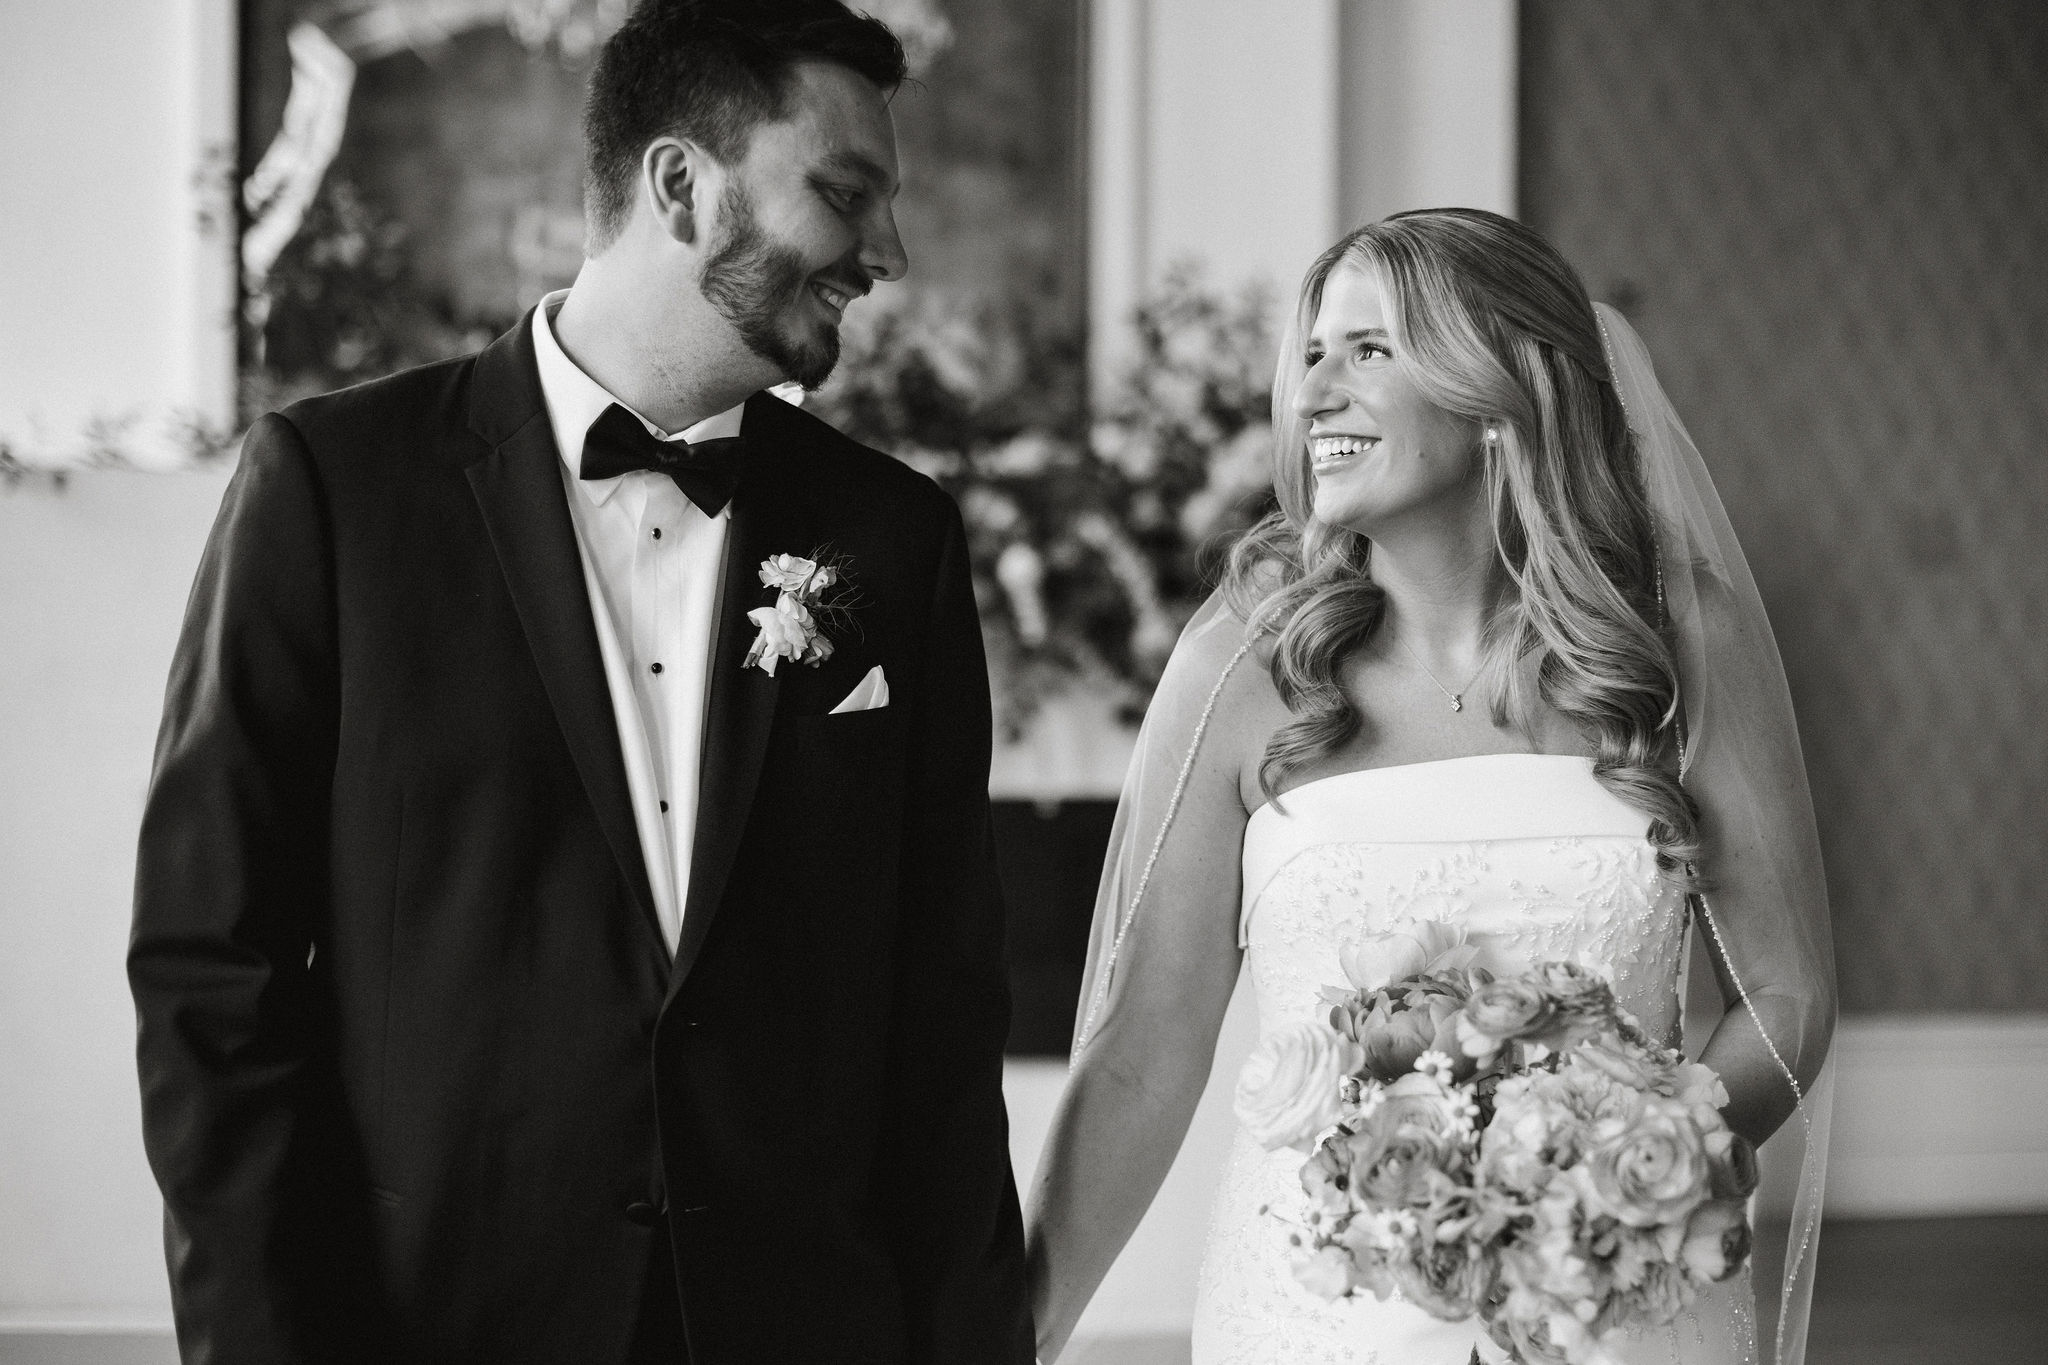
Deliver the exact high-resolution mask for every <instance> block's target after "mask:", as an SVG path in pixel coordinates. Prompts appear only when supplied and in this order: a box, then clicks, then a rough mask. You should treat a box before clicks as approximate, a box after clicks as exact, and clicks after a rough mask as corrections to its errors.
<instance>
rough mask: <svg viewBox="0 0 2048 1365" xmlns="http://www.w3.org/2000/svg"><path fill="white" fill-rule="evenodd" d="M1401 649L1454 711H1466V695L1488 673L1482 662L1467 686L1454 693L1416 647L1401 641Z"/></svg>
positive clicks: (1396, 637) (1468, 679)
mask: <svg viewBox="0 0 2048 1365" xmlns="http://www.w3.org/2000/svg"><path fill="white" fill-rule="evenodd" d="M1394 638H1395V639H1397V640H1400V639H1401V637H1400V636H1398V635H1397V636H1395V637H1394ZM1401 648H1403V649H1405V650H1407V651H1408V657H1409V658H1411V659H1413V660H1415V666H1416V667H1417V668H1419V669H1421V670H1422V671H1423V672H1424V673H1427V674H1429V680H1430V681H1431V682H1433V683H1435V684H1436V690H1437V691H1439V692H1441V693H1443V694H1444V695H1445V696H1446V697H1448V698H1450V701H1451V709H1452V710H1453V711H1462V710H1464V709H1465V694H1466V693H1467V692H1470V691H1471V690H1472V684H1473V683H1476V682H1478V681H1479V675H1480V674H1481V673H1483V672H1485V671H1486V663H1485V661H1484V660H1481V661H1480V664H1479V667H1478V668H1475V669H1473V670H1472V676H1471V677H1469V678H1467V679H1466V680H1465V685H1464V686H1463V687H1461V688H1459V689H1458V690H1457V691H1455V692H1453V691H1451V689H1450V688H1448V687H1445V686H1444V680H1443V679H1442V678H1439V677H1438V676H1437V675H1436V672H1435V670H1433V669H1431V668H1430V666H1429V665H1428V664H1426V663H1424V662H1422V656H1421V655H1420V654H1417V653H1416V652H1415V647H1414V646H1413V645H1410V644H1409V643H1408V642H1407V641H1406V640H1401Z"/></svg>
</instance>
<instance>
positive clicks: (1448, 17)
mask: <svg viewBox="0 0 2048 1365" xmlns="http://www.w3.org/2000/svg"><path fill="white" fill-rule="evenodd" d="M1516 10H1517V4H1516V0H1349V3H1346V4H1344V5H1343V6H1342V13H1341V16H1340V30H1339V44H1340V47H1341V50H1342V53H1343V58H1342V60H1343V63H1344V72H1343V77H1342V79H1341V80H1339V81H1338V83H1337V84H1338V89H1339V107H1338V112H1337V139H1338V162H1337V176H1336V184H1337V214H1338V219H1339V222H1338V228H1339V230H1340V231H1348V230H1350V229H1351V228H1354V227H1357V226H1359V225H1360V224H1362V223H1370V222H1372V221H1373V220H1375V219H1378V218H1384V217H1386V216H1387V215H1388V214H1390V213H1398V212H1400V211H1401V210H1403V209H1426V208H1447V207H1450V206H1453V205H1457V206H1462V207H1465V208H1478V209H1492V210H1493V211H1494V212H1495V213H1505V214H1508V215H1510V216H1513V214H1514V212H1515V174H1516V157H1515V101H1516V96H1517V85H1516V80H1515V76H1516V44H1515V38H1516Z"/></svg>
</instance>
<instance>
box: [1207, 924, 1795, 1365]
mask: <svg viewBox="0 0 2048 1365" xmlns="http://www.w3.org/2000/svg"><path fill="white" fill-rule="evenodd" d="M1476 957H1477V949H1476V948H1475V947H1474V946H1473V945H1470V944H1467V943H1466V942H1464V940H1463V937H1462V935H1460V934H1458V933H1457V932H1456V931H1453V930H1449V929H1447V928H1445V927H1444V926H1442V925H1426V926H1423V927H1421V928H1420V929H1419V930H1418V931H1417V932H1416V933H1414V934H1391V935H1379V936H1375V937H1374V938H1372V939H1370V940H1368V941H1367V942H1365V943H1362V944H1360V945H1357V946H1356V947H1354V948H1352V949H1350V950H1348V951H1347V952H1346V953H1345V954H1344V955H1343V966H1344V970H1345V975H1346V976H1347V978H1349V980H1350V983H1351V984H1350V987H1349V988H1348V989H1332V990H1326V991H1325V992H1324V993H1323V994H1324V998H1325V999H1326V1000H1327V1001H1328V1002H1329V1003H1330V1006H1331V1009H1330V1016H1329V1022H1328V1023H1327V1024H1323V1023H1321V1022H1318V1023H1315V1024H1313V1025H1308V1026H1304V1027H1303V1028H1301V1029H1299V1030H1296V1031H1295V1033H1293V1034H1291V1035H1289V1034H1282V1035H1278V1036H1277V1037H1275V1038H1271V1039H1268V1040H1267V1043H1266V1044H1265V1045H1264V1046H1262V1048H1261V1050H1260V1052H1259V1053H1257V1054H1255V1056H1254V1058H1253V1060H1252V1062H1251V1063H1250V1064H1249V1065H1248V1066H1247V1068H1246V1071H1245V1074H1244V1077H1243V1079H1242V1080H1241V1081H1240V1085H1239V1093H1238V1108H1239V1113H1240V1115H1241V1116H1242V1117H1244V1118H1245V1120H1246V1122H1247V1124H1248V1126H1249V1127H1251V1129H1252V1131H1253V1133H1254V1134H1255V1135H1256V1136H1258V1137H1259V1138H1260V1140H1261V1141H1263V1142H1264V1143H1265V1144H1266V1146H1267V1147H1268V1148H1269V1149H1270V1150H1277V1149H1279V1148H1280V1147H1283V1146H1296V1147H1303V1148H1306V1149H1308V1150H1310V1153H1311V1154H1310V1156H1309V1159H1308V1161H1307V1163H1306V1164H1305V1165H1304V1166H1303V1167H1302V1169H1301V1183H1302V1188H1303V1189H1304V1190H1305V1191H1306V1193H1307V1195H1308V1215H1307V1223H1306V1227H1305V1229H1304V1232H1303V1233H1301V1234H1297V1236H1296V1241H1297V1243H1298V1245H1300V1247H1301V1248H1302V1255H1301V1257H1300V1259H1299V1260H1298V1261H1297V1264H1296V1267H1295V1274H1296V1276H1297V1277H1298V1278H1299V1279H1300V1281H1301V1282H1302V1283H1303V1284H1304V1285H1306V1286H1307V1287H1308V1288H1309V1289H1310V1290H1312V1291H1313V1292H1315V1293H1317V1294H1319V1295H1321V1296H1323V1297H1325V1298H1329V1299H1337V1298H1341V1297H1344V1296H1346V1295H1349V1294H1352V1293H1355V1292H1357V1291H1359V1290H1369V1291H1371V1292H1372V1293H1373V1294H1374V1295H1375V1296H1376V1297H1378V1298H1380V1299H1382V1300H1384V1299H1385V1298H1387V1297H1388V1296H1389V1295H1390V1294H1391V1293H1393V1292H1394V1291H1395V1290H1397V1289H1398V1290H1399V1291H1400V1292H1401V1294H1402V1295H1403V1296H1404V1297H1405V1298H1406V1299H1407V1300H1408V1301H1409V1302H1411V1303H1414V1304H1416V1305H1417V1306H1418V1307H1421V1308H1422V1309H1424V1310H1425V1311H1427V1312H1429V1313H1432V1314H1434V1315H1435V1316H1437V1317H1440V1318H1444V1319H1446V1320H1450V1321H1458V1320H1462V1319H1465V1318H1469V1317H1472V1316H1474V1315H1475V1314H1476V1315H1477V1316H1478V1317H1479V1318H1480V1319H1481V1321H1483V1322H1484V1323H1485V1324H1486V1327H1487V1331H1488V1335H1489V1336H1490V1337H1491V1338H1492V1339H1493V1341H1494V1342H1495V1343H1497V1344H1498V1345H1499V1346H1501V1347H1502V1348H1503V1349H1504V1350H1506V1351H1507V1352H1508V1354H1509V1357H1510V1358H1511V1359H1513V1360H1516V1361H1520V1362H1524V1365H1567V1362H1568V1363H1569V1365H1611V1362H1612V1360H1613V1356H1612V1355H1611V1354H1610V1351H1609V1347H1610V1345H1611V1344H1612V1343H1613V1340H1614V1338H1615V1336H1616V1334H1618V1333H1620V1332H1621V1331H1623V1330H1625V1329H1627V1328H1630V1327H1639V1326H1657V1325H1663V1324H1666V1323H1669V1322H1671V1321H1672V1320H1673V1319H1674V1318H1676V1317H1677V1316H1678V1314H1679V1313H1681V1312H1683V1311H1684V1310H1685V1309H1686V1308H1687V1307H1689V1306H1690V1305H1691V1304H1692V1302H1693V1301H1694V1299H1695V1298H1696V1296H1697V1295H1698V1294H1699V1292H1700V1290H1701V1289H1702V1288H1703V1287H1704V1286H1705V1285H1707V1284H1709V1283H1711V1282H1713V1281H1716V1280H1722V1279H1726V1278H1728V1277H1729V1276H1731V1275H1733V1274H1734V1273H1735V1272H1736V1271H1737V1270H1739V1269H1740V1268H1741V1267H1742V1265H1743V1263H1744V1261H1745V1260H1746V1258H1747V1257H1748V1254H1749V1241H1750V1231H1749V1223H1748V1218H1747V1215H1746V1213H1745V1204H1744V1201H1745V1200H1746V1199H1747V1198H1748V1196H1749V1194H1750V1192H1751V1191H1752V1190H1754V1189H1755V1188H1756V1183H1757V1170H1756V1160H1755V1154H1754V1151H1753V1149H1752V1148H1751V1147H1750V1145H1749V1144H1748V1143H1747V1142H1746V1141H1744V1140H1743V1139H1742V1138H1741V1137H1740V1136H1738V1135H1737V1134H1735V1133H1734V1132H1732V1131H1730V1130H1729V1128H1728V1126H1727V1124H1726V1123H1725V1122H1724V1121H1723V1120H1722V1118H1721V1115H1720V1107H1721V1106H1722V1105H1724V1104H1726V1103H1727V1100H1728V1096H1727V1092H1726V1091H1725V1090H1724V1089H1723V1088H1722V1085H1721V1082H1720V1079H1719V1078H1718V1077H1717V1076H1716V1075H1715V1074H1714V1073H1713V1071H1712V1070H1711V1069H1709V1068H1707V1067H1705V1066H1701V1065H1699V1064H1698V1063H1692V1062H1687V1061H1685V1060H1684V1058H1683V1057H1682V1056H1681V1055H1680V1054H1679V1053H1677V1052H1676V1051H1673V1050H1671V1049H1668V1048H1663V1047H1659V1046H1657V1045H1656V1044H1655V1043H1654V1042H1653V1041H1652V1040H1651V1039H1650V1038H1648V1037H1647V1036H1646V1035H1645V1034H1644V1033H1643V1031H1642V1029H1641V1028H1640V1027H1639V1026H1638V1025H1637V1024H1636V1022H1635V1021H1634V1020H1633V1019H1632V1018H1631V1017H1630V1016H1629V1015H1628V1013H1627V1012H1626V1011H1625V1010H1623V1009H1622V1008H1621V1007H1620V1006H1619V1005H1618V1004H1617V1003H1616V1002H1615V999H1614V993H1613V991H1612V990H1611V989H1610V988H1609V986H1608V984H1607V982H1606V981H1605V980H1603V979H1602V978H1601V977H1599V976H1597V975H1596V974H1594V973H1593V972H1591V971H1588V970H1587V969H1586V968H1584V967H1581V966H1578V965H1576V964H1574V963H1570V962H1545V963H1541V964H1539V965H1538V966H1536V967H1535V968H1534V969H1533V970H1531V971H1529V972H1526V973H1524V974H1522V975H1519V976H1508V977H1499V978H1496V977H1495V976H1494V975H1493V974H1492V973H1490V972H1488V971H1487V970H1486V969H1485V968H1483V967H1480V966H1478V965H1477V964H1476V962H1475V958H1476ZM1325 1123H1327V1125H1328V1126H1327V1127H1323V1126H1322V1125H1324V1124H1325ZM1474 1359H1477V1352H1476V1351H1475V1352H1474Z"/></svg>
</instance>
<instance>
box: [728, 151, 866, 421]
mask: <svg viewBox="0 0 2048 1365" xmlns="http://www.w3.org/2000/svg"><path fill="white" fill-rule="evenodd" d="M719 217H720V219H721V220H723V226H722V230H721V232H720V234H719V239H718V241H717V242H716V243H715V244H714V245H713V246H712V248H711V255H710V256H709V258H708V259H706V260H705V262H704V270H703V274H702V276H701V277H700V279H699V281H698V284H699V287H700V288H701V289H702V290H703V291H704V297H705V298H706V299H708V300H709V301H710V303H711V306H712V307H713V308H716V309H717V310H718V311H719V314H720V315H721V316H723V317H724V318H725V320H726V321H727V322H730V323H731V324H732V325H733V329H734V330H735V331H737V332H738V333H739V334H740V340H742V341H744V342H745V343H746V344H747V349H748V350H750V351H752V352H753V353H754V354H755V355H757V356H760V357H761V358H762V359H763V360H766V361H768V362H770V363H771V364H773V365H774V366H775V367H776V368H777V369H779V370H781V371H782V373H783V374H785V375H786V376H788V377H789V378H790V379H791V380H793V381H795V382H796V383H798V384H801V385H803V386H804V388H805V389H806V390H811V389H817V388H819V387H821V386H822V385H823V384H824V382H825V381H826V379H828V378H830V377H831V374H832V367H833V366H835V365H837V364H838V363H839V329H838V328H837V327H831V328H828V329H827V330H826V332H825V334H824V336H823V337H821V338H819V339H817V340H809V339H805V338H800V337H792V336H790V335H789V334H788V332H786V331H785V330H784V329H783V328H782V327H781V326H779V325H778V324H779V323H780V321H781V319H782V317H783V315H784V314H786V313H788V312H790V311H791V310H792V308H793V307H794V306H795V305H797V304H798V303H800V302H801V301H802V298H803V294H804V291H805V290H806V289H807V288H809V287H810V281H811V276H812V273H813V272H812V271H811V270H810V269H809V268H807V267H806V266H805V264H804V260H803V258H802V257H801V256H799V255H798V254H797V253H796V252H795V251H792V250H791V249H790V248H788V247H785V246H783V245H781V244H779V243H777V242H775V241H772V240H770V238H769V236H768V234H767V232H766V231H764V230H763V229H762V227H761V223H760V220H759V219H758V218H756V217H755V216H754V205H753V201H752V200H750V199H748V198H747V192H746V191H745V190H744V189H742V188H740V186H739V185H738V184H737V183H736V182H729V183H728V184H727V186H726V189H725V193H724V195H723V196H721V198H720V199H719ZM864 284H865V282H863V284H861V285H854V286H851V287H848V286H847V285H845V284H841V285H840V286H839V287H840V288H842V289H846V290H847V292H849V293H852V294H863V293H866V292H867V290H866V288H865V287H864Z"/></svg>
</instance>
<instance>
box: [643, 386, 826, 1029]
mask: <svg viewBox="0 0 2048 1365" xmlns="http://www.w3.org/2000/svg"><path fill="white" fill-rule="evenodd" d="M773 419H774V404H773V401H772V400H769V399H766V398H764V397H760V396H757V397H755V398H754V399H752V400H751V401H749V402H748V404H747V413H746V420H745V424H744V426H743V427H742V428H741V433H740V434H741V436H742V437H743V438H744V439H745V440H746V442H747V450H746V455H745V459H746V467H745V472H744V474H743V475H742V477H741V480H740V487H739V491H738V493H737V494H735V495H734V497H733V502H732V524H731V526H730V527H729V528H728V529H727V533H726V539H725V564H724V572H723V581H722V582H721V584H720V587H719V603H718V628H717V635H716V637H715V638H714V640H713V643H712V650H711V677H710V681H709V684H708V696H707V697H706V699H705V708H704V710H705V716H704V749H703V759H702V762H701V766H700V768H699V777H698V797H697V828H696V837H695V840H694V842H693V844H692V846H691V851H690V886H689V894H688V896H687V898H686V899H685V901H684V903H683V924H682V934H681V937H680V939H679V940H678V942H677V944H676V960H675V966H674V969H673V971H672V972H671V975H670V978H669V992H670V994H671V995H673V994H674V992H675V990H676V988H677V987H678V986H680V985H681V984H682V982H683V980H684V978H686V977H687V976H688V975H689V974H690V969H691V968H692V967H693V966H695V965H696V962H697V955H698V954H699V953H700V952H702V951H703V948H704V940H705V937H706V936H707V935H708V934H709V933H710V931H711V921H712V918H713V916H714V915H715V914H716V913H717V911H718V906H719V903H720V902H721V901H722V900H723V899H724V898H725V887H726V882H727V881H728V879H729V878H730V877H731V875H732V864H733V856H734V855H735V854H736V853H737V852H738V851H739V844H740V838H741V836H742V835H743V834H744V833H745V832H746V827H747V817H748V815H749V813H750V812H751V811H752V809H753V804H754V790H755V787H756V786H757V785H758V784H759V782H760V778H761V761H762V758H763V757H764V756H765V755H766V753H767V751H768V734H769V731H770V729H771V728H772V726H773V722H774V719H775V699H776V688H777V679H776V678H774V677H771V676H769V675H768V674H767V673H765V672H763V671H762V670H761V669H760V668H750V667H748V666H747V663H746V658H747V651H748V649H749V648H750V647H751V646H752V645H753V642H754V636H755V634H756V631H757V627H756V626H755V625H754V623H753V622H752V621H750V620H748V619H747V613H748V612H750V611H752V610H753V609H755V608H756V607H765V606H770V605H772V604H773V602H774V598H773V596H772V595H771V594H770V593H769V591H768V589H767V588H766V587H765V586H763V584H762V583H761V578H760V570H761V561H762V560H764V559H767V558H769V557H770V556H771V555H777V554H795V555H805V554H809V553H810V551H811V549H812V548H813V546H814V544H815V535H816V527H815V526H814V525H813V524H812V518H811V516H810V515H809V511H808V508H807V507H806V506H805V504H804V503H803V502H802V501H801V492H800V490H799V489H798V488H797V487H795V485H794V481H793V480H791V479H789V478H788V477H786V476H785V475H783V474H782V473H781V472H780V470H779V468H778V466H780V464H781V461H780V460H779V458H778V456H779V454H780V452H779V451H778V450H777V449H776V441H775V439H774V437H773V435H772V434H771V429H772V427H773V425H774V422H773ZM782 667H783V668H785V669H788V668H795V667H798V665H796V664H793V663H790V662H788V661H787V660H785V661H784V662H783V664H782Z"/></svg>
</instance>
